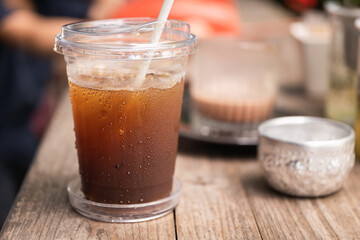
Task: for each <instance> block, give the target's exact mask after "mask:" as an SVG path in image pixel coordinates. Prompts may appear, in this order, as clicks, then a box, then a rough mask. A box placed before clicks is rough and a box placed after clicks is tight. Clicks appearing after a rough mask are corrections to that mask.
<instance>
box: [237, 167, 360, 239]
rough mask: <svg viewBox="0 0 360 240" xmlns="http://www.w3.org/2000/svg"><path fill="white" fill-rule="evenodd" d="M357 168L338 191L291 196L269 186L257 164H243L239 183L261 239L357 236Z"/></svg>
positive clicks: (359, 215)
mask: <svg viewBox="0 0 360 240" xmlns="http://www.w3.org/2000/svg"><path fill="white" fill-rule="evenodd" d="M359 170H360V165H359V163H357V164H356V167H355V169H354V171H352V173H351V175H350V177H349V179H348V180H347V181H346V184H345V186H344V188H343V189H342V190H341V191H339V192H338V193H335V194H333V195H331V196H328V197H323V198H295V197H289V196H286V195H283V194H280V193H278V192H275V191H273V190H271V189H270V187H269V186H268V185H267V184H266V182H265V180H264V178H263V176H262V173H261V170H260V168H259V166H258V165H257V164H254V166H253V167H252V169H250V168H247V172H246V173H243V174H242V179H243V181H244V182H243V184H244V185H245V189H246V193H247V195H248V198H249V202H250V204H251V208H252V211H253V213H254V216H255V218H256V222H257V224H258V227H259V230H260V233H261V236H262V237H263V239H360V235H359V234H360V222H359V219H360V204H359V203H358V199H359V194H358V192H359V190H360V189H359V186H356V182H357V181H359V177H358V176H359V173H358V172H359ZM349 188H350V189H351V190H350V189H349ZM356 194H357V195H356ZM356 200H357V201H356Z"/></svg>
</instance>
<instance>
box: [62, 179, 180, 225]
mask: <svg viewBox="0 0 360 240" xmlns="http://www.w3.org/2000/svg"><path fill="white" fill-rule="evenodd" d="M67 191H68V196H69V201H70V204H71V206H72V207H73V208H74V209H75V210H76V211H77V212H79V213H80V214H81V215H83V216H85V217H88V218H91V219H94V220H97V221H102V222H117V223H126V222H128V223H130V222H143V221H148V220H152V219H155V218H159V217H162V216H164V215H166V214H167V213H169V212H171V211H172V210H173V209H174V208H175V207H176V205H177V204H178V202H179V200H180V194H181V183H180V181H179V180H178V179H177V178H174V180H173V187H172V191H171V193H170V195H169V196H167V197H165V198H162V199H159V200H156V201H153V202H147V203H139V204H106V203H99V202H94V201H90V200H87V199H86V198H85V196H84V194H83V192H82V191H81V182H80V177H76V178H75V179H73V180H71V181H70V183H69V185H68V187H67Z"/></svg>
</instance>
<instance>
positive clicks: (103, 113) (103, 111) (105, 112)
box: [100, 110, 108, 119]
mask: <svg viewBox="0 0 360 240" xmlns="http://www.w3.org/2000/svg"><path fill="white" fill-rule="evenodd" d="M107 114H108V112H107V111H106V110H101V111H100V119H106V118H107Z"/></svg>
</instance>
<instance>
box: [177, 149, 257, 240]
mask: <svg viewBox="0 0 360 240" xmlns="http://www.w3.org/2000/svg"><path fill="white" fill-rule="evenodd" d="M249 162H250V163H249ZM252 162H253V161H251V160H246V161H245V162H243V163H242V162H239V161H238V159H227V160H226V161H224V159H221V158H220V157H216V158H213V159H211V158H209V157H208V156H205V155H204V156H197V157H194V156H193V155H186V154H181V155H180V156H179V158H178V159H177V165H176V176H177V177H178V178H179V179H180V180H181V182H182V184H183V192H182V198H181V200H180V204H179V206H178V207H177V208H176V212H175V214H176V229H177V236H178V239H179V240H182V239H261V236H260V234H259V231H258V229H257V226H256V222H255V219H254V216H253V214H252V212H251V209H250V206H249V203H248V202H247V197H246V195H245V191H244V189H243V188H242V186H241V185H240V184H238V183H239V177H240V175H239V173H240V168H241V167H242V166H246V165H247V164H252Z"/></svg>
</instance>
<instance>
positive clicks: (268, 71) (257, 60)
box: [190, 38, 279, 144]
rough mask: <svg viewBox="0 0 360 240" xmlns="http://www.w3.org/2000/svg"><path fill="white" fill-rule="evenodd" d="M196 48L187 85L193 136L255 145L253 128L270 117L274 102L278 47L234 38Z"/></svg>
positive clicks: (276, 84)
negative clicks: (191, 107) (196, 134)
mask: <svg viewBox="0 0 360 240" xmlns="http://www.w3.org/2000/svg"><path fill="white" fill-rule="evenodd" d="M199 46H200V48H201V52H199V53H198V54H196V55H195V56H194V58H193V63H194V69H193V71H192V76H191V77H192V78H191V80H192V82H191V85H190V94H191V98H192V101H193V103H194V105H195V107H194V111H193V112H192V115H191V116H192V127H193V131H194V132H197V133H198V134H199V135H201V136H206V137H209V138H212V139H224V140H225V138H226V139H230V138H231V139H234V141H236V142H241V143H245V144H247V143H253V140H254V139H255V142H256V137H257V124H258V123H260V122H262V121H263V120H265V119H267V118H268V117H269V116H271V115H272V113H273V111H274V106H275V102H276V97H277V91H278V80H279V57H278V52H277V50H276V48H275V47H274V46H273V45H272V44H270V43H267V42H265V41H244V40H239V39H234V38H217V39H211V40H210V39H209V40H203V41H200V43H199Z"/></svg>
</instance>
